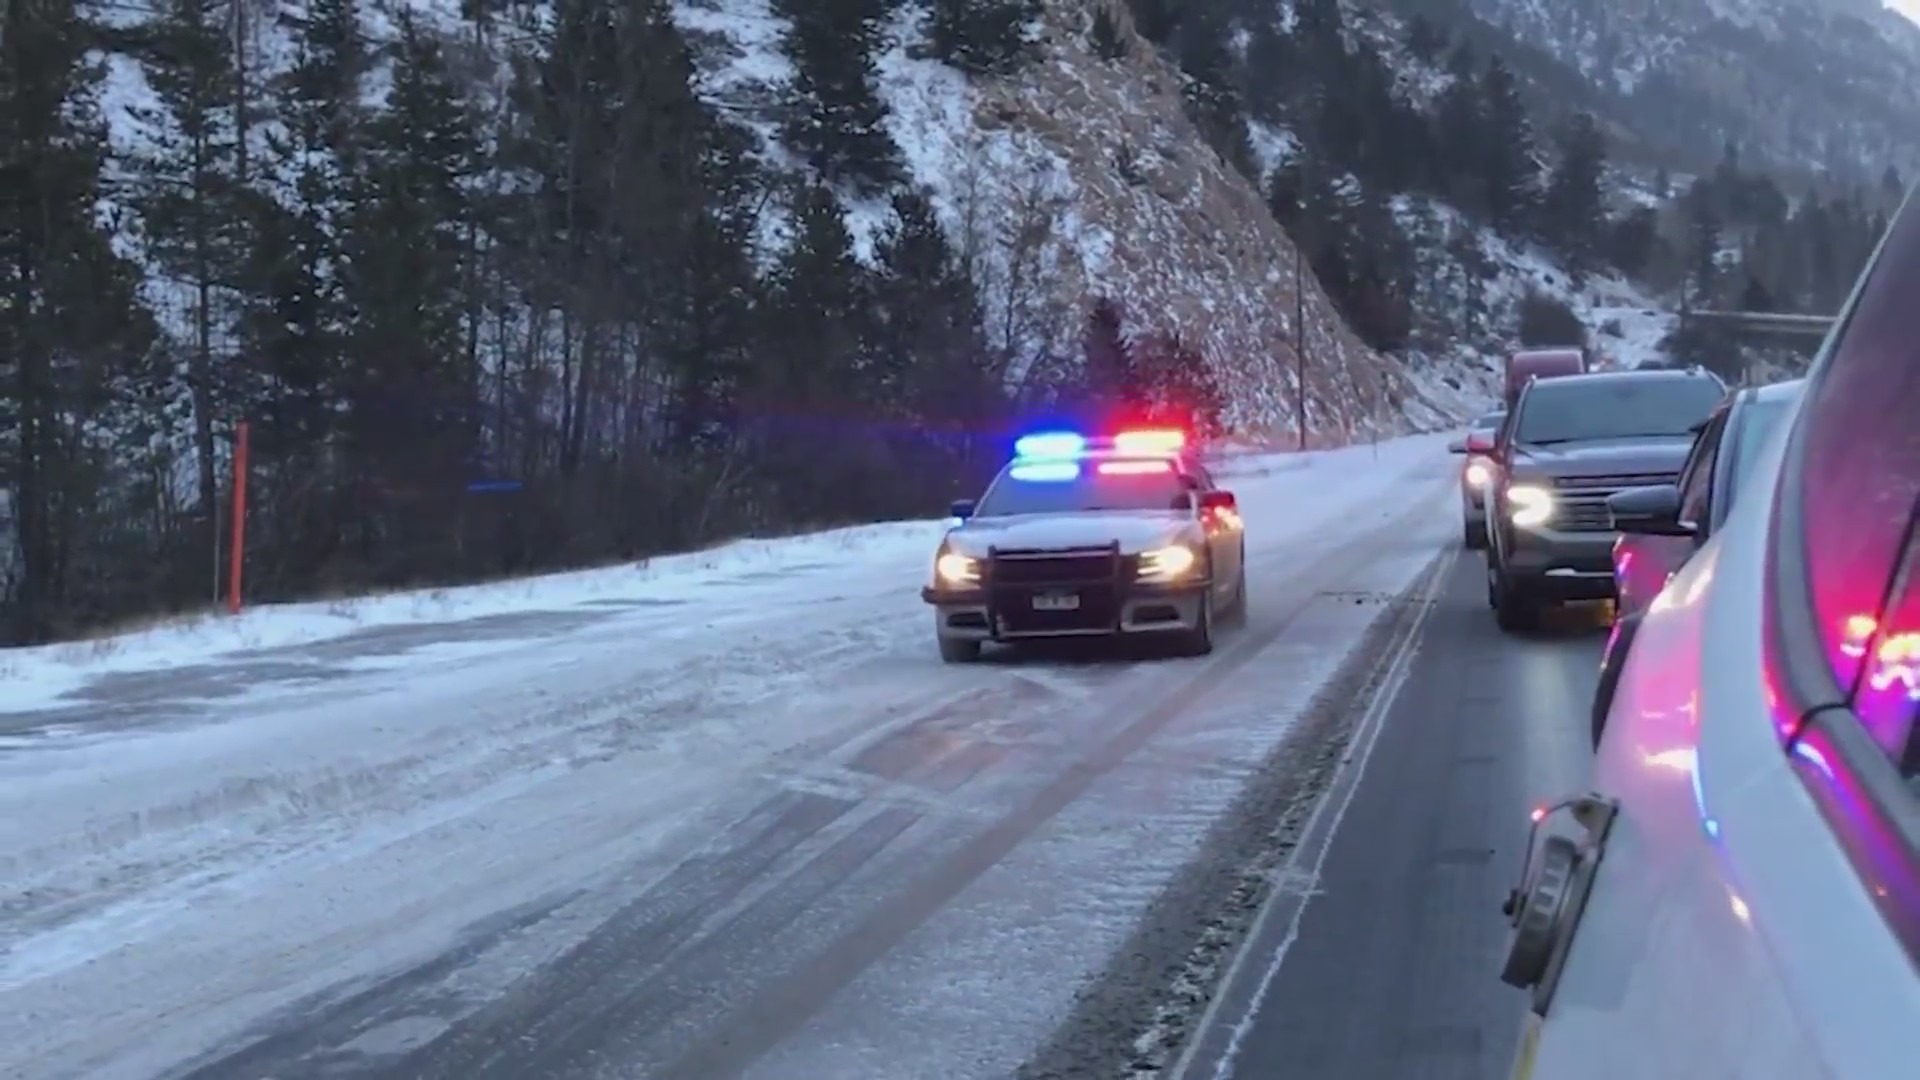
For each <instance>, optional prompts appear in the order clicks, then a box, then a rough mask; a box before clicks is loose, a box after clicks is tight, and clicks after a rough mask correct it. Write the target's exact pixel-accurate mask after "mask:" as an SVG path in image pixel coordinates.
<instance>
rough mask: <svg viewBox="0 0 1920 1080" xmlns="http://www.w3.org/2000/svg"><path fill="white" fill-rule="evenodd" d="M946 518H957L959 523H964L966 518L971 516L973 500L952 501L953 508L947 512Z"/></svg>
mask: <svg viewBox="0 0 1920 1080" xmlns="http://www.w3.org/2000/svg"><path fill="white" fill-rule="evenodd" d="M947 516H949V517H956V518H959V519H960V520H961V521H965V520H967V519H968V518H970V517H972V516H973V500H972V499H955V500H953V506H952V507H951V508H949V509H948V510H947Z"/></svg>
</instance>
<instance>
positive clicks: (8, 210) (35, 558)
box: [0, 2, 153, 644]
mask: <svg viewBox="0 0 1920 1080" xmlns="http://www.w3.org/2000/svg"><path fill="white" fill-rule="evenodd" d="M92 45H93V37H92V34H91V33H90V32H89V29H88V28H87V27H86V26H85V24H84V23H83V22H82V20H81V19H80V17H79V14H78V12H77V11H76V10H75V8H74V5H73V4H72V3H59V2H48V3H41V4H33V5H20V4H14V5H11V6H9V7H7V8H6V9H5V10H4V11H0V148H4V149H0V192H5V195H4V197H0V279H4V280H5V281H6V282H7V287H6V288H5V289H4V290H0V421H3V422H0V460H4V461H5V462H6V463H7V464H8V466H9V470H8V471H9V474H10V475H9V480H10V487H11V492H12V500H11V503H12V509H13V529H14V543H15V545H16V549H17V551H18V556H19V560H18V562H17V564H16V566H15V570H14V573H13V580H12V582H11V585H12V588H11V592H10V594H9V595H6V596H5V598H6V599H7V600H8V601H10V602H9V603H8V604H7V605H6V608H5V612H6V615H7V625H3V626H0V641H3V642H5V643H9V644H12V643H19V644H29V643H36V642H39V641H43V640H46V639H47V638H49V637H50V636H52V635H54V634H57V633H59V632H61V631H62V630H66V629H71V628H72V627H71V623H72V622H73V621H74V619H75V617H76V616H84V615H85V614H87V612H86V611H85V610H84V609H83V608H82V607H81V606H80V604H79V603H77V601H86V602H95V601H97V600H99V599H100V598H99V597H97V596H86V597H79V596H76V595H74V594H75V592H76V586H77V585H78V584H79V582H80V581H81V580H82V576H83V575H85V574H87V573H88V572H89V571H93V572H96V573H99V574H101V575H103V576H108V577H113V576H117V575H118V574H120V573H123V572H124V571H125V570H126V569H127V568H126V567H125V566H123V565H122V566H112V567H94V566H91V565H89V559H88V555H89V553H90V549H91V547H92V541H93V539H94V534H95V530H101V529H106V528H113V527H116V525H117V524H118V523H117V522H115V521H113V520H111V518H109V517H108V516H107V515H110V514H111V513H112V512H113V509H112V508H111V507H110V506H105V505H102V504H103V503H104V497H103V496H104V492H103V491H102V490H101V485H100V484H99V481H98V479H97V477H98V471H99V466H101V465H103V464H105V463H104V462H101V461H98V460H96V455H95V454H94V452H93V451H92V448H91V447H90V446H89V441H90V438H91V433H89V432H87V431H85V430H84V429H80V428H78V427H77V426H76V424H75V421H76V418H78V417H88V416H100V415H102V414H103V412H104V410H106V408H107V407H108V406H109V405H110V404H111V403H112V399H113V398H114V397H116V396H118V395H119V394H120V393H122V392H124V391H125V390H126V389H127V386H126V383H127V382H128V380H129V379H131V378H134V377H137V376H138V375H140V374H143V372H142V371H141V363H142V361H143V360H144V359H145V357H146V349H147V346H148V344H149V342H150V341H151V339H152V334H153V325H152V323H151V321H150V320H148V319H147V318H146V317H145V312H144V311H143V310H142V309H141V307H140V304H139V301H138V300H137V287H138V279H137V276H136V274H135V272H134V268H133V267H131V266H130V265H129V264H128V263H127V262H126V261H125V260H123V259H122V258H120V257H119V256H118V255H117V254H116V253H115V252H114V249H113V243H112V238H111V237H110V236H109V234H108V231H107V229H106V228H104V227H103V226H102V224H101V222H100V220H99V217H98V204H99V201H100V198H101V196H102V194H103V192H102V190H101V182H100V178H101V170H102V167H103V166H104V164H105V160H106V130H105V125H104V124H103V123H102V122H101V119H100V115H99V112H98V108H97V99H96V97H95V94H96V92H97V87H98V85H99V80H100V77H101V72H100V68H99V66H98V65H97V64H96V63H94V62H93V61H91V60H90V59H89V58H88V50H89V49H90V48H91V47H92ZM117 599H119V600H120V601H121V602H122V603H124V598H117ZM94 613H95V614H97V611H95V612H94Z"/></svg>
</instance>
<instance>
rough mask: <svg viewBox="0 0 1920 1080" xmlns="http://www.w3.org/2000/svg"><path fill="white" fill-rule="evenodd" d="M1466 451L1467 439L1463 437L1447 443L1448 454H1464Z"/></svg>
mask: <svg viewBox="0 0 1920 1080" xmlns="http://www.w3.org/2000/svg"><path fill="white" fill-rule="evenodd" d="M1466 452H1467V440H1465V439H1455V440H1453V441H1452V442H1450V443H1448V444H1447V453H1449V454H1464V453H1466Z"/></svg>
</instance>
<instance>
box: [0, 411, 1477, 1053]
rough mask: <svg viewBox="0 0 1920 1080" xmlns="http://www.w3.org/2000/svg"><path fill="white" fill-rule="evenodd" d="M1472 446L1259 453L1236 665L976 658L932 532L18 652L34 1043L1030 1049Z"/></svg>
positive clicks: (7, 955) (15, 928)
mask: <svg viewBox="0 0 1920 1080" xmlns="http://www.w3.org/2000/svg"><path fill="white" fill-rule="evenodd" d="M1444 441H1445V438H1444V437H1439V436H1431V437H1421V438H1416V439H1410V440H1403V441H1399V442H1395V443H1389V444H1384V445H1383V446H1381V447H1380V448H1378V449H1377V450H1375V449H1369V448H1359V449H1355V450H1349V451H1340V452H1334V453H1329V454H1320V455H1313V456H1312V457H1311V458H1309V459H1304V460H1303V459H1299V458H1291V459H1275V460H1272V461H1264V462H1263V461H1262V460H1259V459H1248V460H1246V461H1242V462H1239V463H1238V469H1237V471H1239V473H1240V475H1239V476H1238V477H1237V478H1234V479H1232V480H1231V481H1230V482H1231V483H1232V484H1233V486H1234V487H1235V488H1236V489H1237V490H1238V491H1239V493H1240V496H1241V502H1242V506H1243V508H1244V513H1245V516H1246V518H1247V520H1248V529H1249V533H1248V538H1249V552H1248V554H1249V574H1250V587H1251V594H1252V595H1251V599H1252V612H1253V614H1252V618H1251V620H1250V622H1249V625H1248V626H1247V627H1246V628H1245V629H1244V630H1241V631H1239V632H1238V633H1237V634H1235V635H1233V636H1229V637H1228V638H1226V639H1225V641H1224V642H1223V644H1222V647H1221V648H1220V649H1219V650H1218V651H1217V652H1216V653H1215V654H1214V655H1213V656H1211V657H1208V658H1205V659H1201V660H1166V659H1150V660H1146V661H1143V662H1113V661H1097V660H1093V659H1089V658H1085V657H1078V656H1072V655H1067V656H1060V657H1048V658H1039V659H1034V658H1025V659H1020V660H1014V661H998V662H988V663H983V664H981V665H977V666H969V667H948V666H943V665H942V664H940V663H939V662H938V660H937V658H936V657H935V655H934V652H933V644H932V640H931V625H930V618H929V616H928V615H927V613H926V611H925V609H924V608H923V607H922V605H921V604H920V603H919V600H918V597H917V589H918V586H919V585H920V584H921V582H922V580H923V578H924V577H925V574H926V568H927V562H928V559H929V557H930V554H931V547H932V540H933V538H934V537H935V536H937V533H938V526H937V525H935V524H920V525H900V526H877V527H872V528H868V529H863V530H852V531H848V532H843V533H838V534H830V535H828V536H824V537H819V538H805V539H799V540H793V541H779V542H769V543H764V544H753V545H745V546H742V547H739V548H736V549H732V550H730V551H729V550H723V551H720V552H716V553H709V554H707V555H704V556H692V557H687V558H685V559H681V560H662V561H661V562H660V563H658V564H656V565H655V566H653V567H651V568H649V569H648V570H646V571H639V570H634V569H631V568H628V569H622V570H609V571H596V572H592V573H589V574H580V575H569V576H568V577H566V578H564V579H558V580H551V581H545V582H537V583H521V584H517V585H513V586H496V587H485V588H480V589H473V590H459V591H456V592H451V593H445V594H434V595H433V596H432V597H430V598H421V597H411V598H392V599H387V600H382V601H377V602H372V603H370V604H366V605H360V606H357V607H343V606H338V605H336V606H332V607H328V606H318V607H313V608H306V609H302V610H299V611H294V612H285V611H282V612H271V611H270V612H262V613H259V614H258V615H254V616H249V617H247V618H246V619H243V620H240V621H239V623H237V624H236V625H233V626H218V625H217V626H209V627H202V628H199V629H198V630H196V631H194V632H193V633H192V634H191V635H190V636H188V637H186V638H185V639H182V638H181V637H180V634H181V632H177V631H155V632H153V633H150V634H148V635H146V636H145V637H143V638H140V639H134V640H130V641H127V642H122V643H119V644H117V645H115V646H114V647H111V648H98V647H96V648H91V649H85V648H83V649H79V650H76V649H72V648H69V649H64V650H51V651H46V652H37V653H32V654H25V653H22V654H13V655H10V656H8V657H6V658H4V659H0V709H8V710H10V711H8V712H4V713H0V735H4V736H5V738H6V740H7V741H6V742H4V743H0V920H3V921H0V950H4V951H3V952H0V1075H5V1076H21V1077H33V1078H38V1077H67V1076H73V1077H79V1076H85V1077H89V1078H100V1080H107V1078H115V1077H128V1078H136V1077H138V1078H147V1077H152V1076H155V1075H187V1074H193V1075H204V1076H233V1077H247V1078H250V1080H257V1078H260V1077H268V1076H271V1077H276V1078H279V1080H288V1078H292V1077H299V1076H317V1075H355V1074H383V1075H393V1076H406V1077H428V1076H441V1077H448V1078H455V1080H479V1078H483V1077H502V1078H506V1077H513V1078H519V1077H528V1076H542V1077H576V1076H580V1077H584V1076H606V1077H622V1078H635V1077H651V1076H660V1077H672V1078H675V1080H679V1078H694V1077H705V1076H722V1075H751V1076H756V1077H758V1076H764V1077H768V1078H782V1080H788V1078H792V1077H796V1076H806V1077H812V1078H819V1080H832V1078H838V1077H846V1078H850V1080H852V1078H859V1080H867V1078H892V1077H900V1078H903V1080H913V1078H922V1077H930V1076H939V1077H942V1078H948V1080H968V1078H972V1077H981V1078H986V1077H1004V1076H1007V1075H1009V1074H1010V1073H1011V1072H1012V1071H1013V1070H1014V1069H1016V1068H1017V1067H1018V1066H1019V1065H1020V1063H1021V1062H1022V1061H1024V1060H1026V1059H1027V1058H1028V1056H1029V1055H1030V1054H1032V1053H1033V1051H1034V1050H1035V1048H1036V1047H1038V1046H1040V1045H1041V1044H1042V1043H1044V1042H1045V1041H1046V1040H1047V1039H1048V1037H1049V1036H1050V1035H1051V1034H1052V1033H1053V1032H1054V1030H1055V1028H1056V1027H1057V1026H1058V1025H1060V1023H1061V1022H1062V1021H1063V1019H1065V1018H1066V1017H1067V1015H1068V1013H1069V1012H1070V1011H1071V1010H1072V1009H1073V1007H1074V999H1075V995H1076V992H1078V991H1080V990H1082V989H1083V988H1084V987H1085V985H1086V984H1087V983H1088V981H1089V980H1091V979H1092V978H1094V977H1095V976H1096V975H1097V974H1099V973H1101V972H1102V971H1103V970H1105V969H1106V968H1107V967H1108V962H1109V960H1110V959H1111V956H1112V954H1113V953H1114V951H1115V950H1116V949H1117V948H1118V947H1119V946H1120V945H1121V944H1122V943H1123V942H1124V941H1126V940H1127V939H1128V935H1129V934H1130V933H1132V932H1134V930H1135V929H1136V926H1137V924H1138V923H1139V922H1140V920H1141V918H1142V916H1143V913H1145V912H1146V911H1147V910H1148V909H1149V908H1150V907H1151V906H1152V905H1153V903H1154V901H1155V899H1156V897H1158V896H1160V895H1161V894H1162V893H1163V892H1164V891H1165V890H1166V889H1167V888H1168V887H1169V885H1170V884H1171V883H1173V882H1174V881H1175V880H1176V879H1177V878H1178V877H1180V876H1181V875H1183V874H1185V873H1190V872H1192V870H1193V867H1192V865H1191V864H1192V862H1193V860H1194V859H1195V858H1196V856H1197V855H1198V854H1199V853H1200V852H1201V850H1202V845H1203V842H1204V841H1205V840H1206V838H1207V836H1208V832H1209V830H1210V829H1211V828H1213V827H1214V826H1215V824H1216V822H1217V821H1218V820H1219V819H1220V818H1221V817H1222V815H1223V814H1224V813H1225V812H1226V811H1227V810H1228V809H1229V807H1230V806H1231V805H1232V804H1233V802H1234V800H1235V798H1236V797H1237V796H1239V795H1240V793H1241V792H1242V791H1243V789H1244V788H1246V787H1247V785H1248V784H1249V783H1250V782H1251V780H1252V779H1253V778H1255V777H1257V776H1258V775H1260V774H1261V773H1262V772H1263V770H1268V769H1270V768H1272V767H1273V764H1274V762H1273V759H1274V757H1275V755H1276V751H1277V750H1278V749H1279V748H1280V747H1281V745H1282V743H1283V741H1284V740H1285V739H1286V737H1287V735H1288V733H1289V730H1290V726H1291V725H1292V723H1293V720H1294V718H1295V717H1297V716H1299V715H1300V714H1301V713H1302V712H1303V710H1305V709H1306V708H1307V707H1308V705H1309V703H1310V702H1312V700H1313V699H1314V697H1315V694H1316V691H1317V690H1319V689H1320V688H1321V687H1322V686H1323V685H1324V684H1325V683H1326V682H1327V680H1328V679H1329V678H1330V676H1331V675H1332V674H1333V673H1334V671H1335V670H1336V669H1337V668H1338V667H1339V666H1340V665H1341V662H1342V659H1343V657H1344V656H1345V654H1346V653H1347V652H1349V651H1350V650H1351V649H1352V648H1353V646H1354V645H1355V643H1357V642H1359V641H1360V640H1361V639H1362V637H1363V635H1365V634H1366V633H1367V632H1368V630H1369V627H1371V626H1373V625H1374V624H1375V623H1376V622H1378V621H1379V619H1380V616H1381V613H1382V612H1383V611H1387V610H1389V609H1390V608H1391V604H1390V603H1389V602H1388V601H1390V600H1391V599H1392V598H1394V597H1396V596H1399V595H1401V594H1402V593H1404V592H1405V591H1406V590H1408V589H1409V588H1411V587H1413V586H1414V585H1415V583H1416V581H1417V580H1418V579H1421V578H1422V571H1423V569H1425V568H1428V567H1429V566H1430V565H1431V564H1433V563H1434V560H1435V557H1436V556H1437V555H1438V554H1439V553H1440V552H1441V551H1442V549H1443V548H1444V547H1445V546H1446V544H1447V543H1448V541H1449V539H1450V538H1452V537H1453V536H1455V535H1457V533H1458V528H1459V526H1458V521H1457V519H1456V518H1455V517H1454V515H1455V514H1456V513H1457V510H1456V509H1455V506H1454V503H1453V501H1452V491H1453V488H1452V485H1451V478H1452V476H1453V468H1454V462H1453V461H1452V459H1450V458H1449V457H1448V455H1446V454H1445V453H1444V450H1443V443H1444ZM170 635H171V636H170ZM222 642H224V643H225V645H226V646H227V647H228V648H230V649H238V650H240V651H237V652H232V653H229V654H226V655H217V656H216V655H211V654H212V653H215V652H217V651H218V650H219V649H220V648H221V643H222ZM187 650H191V652H189V651H187Z"/></svg>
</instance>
